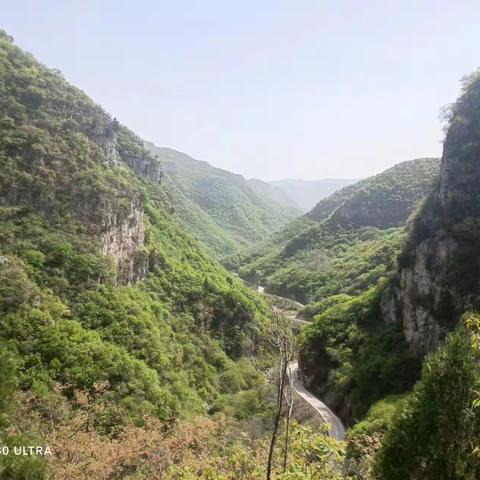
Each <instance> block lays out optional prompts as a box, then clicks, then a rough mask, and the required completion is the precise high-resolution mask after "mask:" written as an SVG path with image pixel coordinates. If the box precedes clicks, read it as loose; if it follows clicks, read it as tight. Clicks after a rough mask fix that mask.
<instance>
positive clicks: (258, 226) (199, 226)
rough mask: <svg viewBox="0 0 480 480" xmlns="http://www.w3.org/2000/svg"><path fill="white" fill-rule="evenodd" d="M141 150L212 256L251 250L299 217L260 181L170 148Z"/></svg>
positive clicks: (292, 207)
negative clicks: (155, 162)
mask: <svg viewBox="0 0 480 480" xmlns="http://www.w3.org/2000/svg"><path fill="white" fill-rule="evenodd" d="M145 145H146V146H147V148H148V149H149V150H150V151H151V152H152V153H153V154H154V155H155V156H156V157H157V158H158V159H159V160H160V161H161V162H162V165H163V167H164V170H165V173H166V175H167V176H168V177H169V179H170V180H171V183H172V184H173V186H174V187H175V190H176V192H174V195H176V198H177V199H178V192H181V194H182V197H183V199H182V200H181V203H182V206H183V208H179V209H178V211H177V213H178V215H179V216H180V217H181V218H182V219H183V220H184V222H185V224H186V225H187V226H188V227H189V228H190V229H191V231H192V233H193V234H194V235H195V236H197V237H198V238H199V239H201V240H202V241H203V242H204V243H205V245H206V246H207V247H208V248H209V249H210V250H211V251H212V252H213V253H215V254H220V255H227V254H232V253H234V252H235V251H238V250H239V249H241V248H243V247H246V246H248V245H251V244H252V243H254V242H257V241H259V240H261V239H262V238H264V237H265V236H267V235H269V234H271V233H272V232H273V231H275V230H277V229H279V228H281V227H282V226H284V225H285V224H286V223H287V222H288V221H289V220H291V219H292V218H294V217H295V216H297V215H298V214H299V213H300V212H299V210H298V209H297V208H296V207H295V205H294V203H293V202H291V201H290V200H289V199H288V197H286V196H285V195H284V194H282V192H281V191H276V190H275V189H274V188H270V187H269V186H268V185H266V184H263V183H262V182H260V181H247V180H246V179H245V178H244V177H243V176H241V175H237V174H234V173H231V172H228V171H226V170H222V169H220V168H215V167H213V166H212V165H210V164H209V163H207V162H204V161H200V160H196V159H194V158H192V157H190V156H188V155H186V154H184V153H181V152H178V151H176V150H173V149H171V148H164V147H156V146H155V145H153V144H151V143H148V142H147V143H146V144H145ZM185 199H187V200H188V201H189V203H190V204H193V205H195V208H191V207H189V206H187V204H186V202H185ZM194 212H195V213H194ZM200 212H203V214H202V213H200ZM197 213H200V215H201V217H199V216H198V215H197ZM205 215H207V216H208V217H209V220H207V219H206V216H205ZM192 220H193V221H192ZM212 222H213V223H212ZM213 224H215V226H214V225H213Z"/></svg>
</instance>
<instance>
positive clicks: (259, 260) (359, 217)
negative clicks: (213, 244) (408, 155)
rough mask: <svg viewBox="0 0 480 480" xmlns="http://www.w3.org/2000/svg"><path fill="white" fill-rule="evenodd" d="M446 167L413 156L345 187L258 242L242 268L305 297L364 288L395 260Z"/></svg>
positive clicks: (272, 286)
mask: <svg viewBox="0 0 480 480" xmlns="http://www.w3.org/2000/svg"><path fill="white" fill-rule="evenodd" d="M438 171H439V161H438V159H431V158H426V159H417V160H411V161H407V162H402V163H400V164H398V165H395V166H394V167H392V168H389V169H388V170H386V171H385V172H383V173H381V174H379V175H376V176H373V177H369V178H367V179H365V180H362V181H360V182H358V183H356V184H354V185H350V186H347V187H344V188H343V189H341V190H338V191H337V192H335V193H334V194H332V195H331V196H330V197H327V198H326V199H323V200H321V201H320V202H319V203H318V204H317V205H316V206H315V207H314V208H313V209H312V210H311V211H310V212H308V213H307V214H306V215H305V216H304V217H302V218H300V219H297V220H295V221H293V222H292V223H291V224H289V225H288V226H287V227H285V228H284V229H283V230H282V231H280V232H278V233H276V234H275V235H273V236H272V237H271V238H269V239H267V240H266V241H265V242H263V243H262V244H260V245H259V246H257V247H256V248H254V249H251V250H250V251H249V252H248V253H247V254H246V255H245V256H244V258H243V260H242V267H241V268H240V270H239V272H240V275H241V276H243V277H245V278H247V279H249V280H253V281H260V282H262V283H263V285H264V286H265V287H266V288H267V291H271V292H273V293H277V294H280V295H284V296H290V297H293V298H296V299H297V300H299V301H303V302H305V301H308V300H310V301H311V300H314V299H315V298H320V297H323V296H324V295H326V294H338V293H358V292H359V291H361V290H362V289H363V288H364V287H365V286H366V285H370V284H372V283H374V282H375V281H377V280H378V278H379V277H380V276H381V275H383V274H384V273H385V271H386V270H389V269H391V268H392V267H393V264H394V262H395V253H394V252H398V251H399V249H400V248H401V245H402V241H403V240H402V238H403V232H402V228H403V226H404V225H405V223H406V221H407V218H408V216H409V215H410V214H411V213H412V212H413V211H414V209H415V207H416V206H417V204H418V203H419V201H420V200H421V199H422V198H423V197H424V196H425V195H427V194H428V193H429V192H430V190H431V189H432V188H433V187H432V183H433V182H434V180H435V178H436V176H437V175H438ZM364 258H371V260H372V263H371V262H369V261H368V262H366V263H365V262H363V263H362V260H361V259H364ZM354 259H357V260H358V262H357V264H355V263H353V260H354ZM347 267H348V269H347ZM354 269H356V275H355V276H353V275H352V274H351V270H354ZM347 277H348V278H347Z"/></svg>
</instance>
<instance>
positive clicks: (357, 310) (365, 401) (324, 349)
mask: <svg viewBox="0 0 480 480" xmlns="http://www.w3.org/2000/svg"><path fill="white" fill-rule="evenodd" d="M384 284H385V281H384V282H382V283H381V284H380V285H378V286H377V287H373V288H371V289H369V290H367V291H366V292H365V293H362V294H361V295H358V296H354V297H349V296H346V295H344V296H337V297H336V298H335V297H334V299H335V301H334V302H333V305H332V306H330V307H329V308H326V309H325V310H324V311H323V312H322V313H320V314H317V315H316V316H315V317H314V322H313V324H312V325H311V326H309V327H307V328H305V329H304V330H303V331H302V344H303V348H302V368H304V369H306V370H307V371H308V372H309V374H310V375H312V379H311V384H312V388H314V389H315V390H316V391H317V392H319V393H320V395H321V396H322V397H324V398H326V399H327V400H328V401H329V402H330V404H331V405H332V406H334V407H335V408H336V409H337V410H338V411H340V412H341V413H342V416H343V418H345V419H346V420H348V421H350V422H352V421H355V420H358V419H360V418H362V417H363V415H365V413H366V412H367V410H368V408H369V407H370V405H371V404H372V403H374V402H375V401H377V400H379V399H381V398H384V397H385V396H386V395H390V394H395V393H402V392H404V391H406V390H407V389H409V388H411V387H412V386H413V384H414V382H415V380H416V379H417V378H418V371H419V368H420V363H421V358H418V357H416V356H415V355H414V354H413V353H412V352H411V351H410V350H409V349H408V346H407V344H406V342H405V340H404V337H403V331H402V328H401V326H399V325H386V324H384V323H383V322H381V320H380V321H379V318H380V305H379V303H380V298H381V294H382V291H383V288H384Z"/></svg>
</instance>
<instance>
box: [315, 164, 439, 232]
mask: <svg viewBox="0 0 480 480" xmlns="http://www.w3.org/2000/svg"><path fill="white" fill-rule="evenodd" d="M438 168H439V162H438V159H437V158H419V159H416V160H411V161H407V162H402V163H399V164H397V165H395V166H394V167H392V168H389V169H388V170H385V171H384V172H382V173H380V174H378V175H375V176H374V177H370V178H367V179H365V180H361V181H360V182H357V183H355V184H354V185H351V186H348V187H345V188H342V189H341V190H339V191H337V192H335V193H334V194H333V195H331V196H329V197H328V198H326V199H325V200H322V201H320V202H319V203H318V204H317V205H316V206H315V207H314V208H313V209H312V210H311V211H310V212H309V213H308V214H307V216H308V217H310V218H312V219H314V220H317V221H321V220H324V219H325V218H327V217H330V218H329V223H330V224H332V225H338V226H341V227H344V228H348V227H354V228H360V227H377V228H380V229H386V228H391V227H398V226H400V225H403V224H404V223H405V220H406V219H407V217H408V216H409V215H410V213H411V212H412V209H413V207H414V206H415V205H416V203H418V201H419V200H421V199H423V198H424V197H425V195H427V194H428V193H429V192H430V184H431V182H432V176H433V175H435V174H437V172H438Z"/></svg>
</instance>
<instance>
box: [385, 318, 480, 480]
mask: <svg viewBox="0 0 480 480" xmlns="http://www.w3.org/2000/svg"><path fill="white" fill-rule="evenodd" d="M479 338H480V318H479V317H478V316H477V315H467V316H466V317H465V318H464V319H463V321H462V323H461V324H460V325H459V326H458V327H457V329H456V331H455V332H453V333H451V334H450V335H449V337H448V339H447V341H446V343H445V345H444V346H442V347H441V348H440V349H439V350H438V351H437V352H435V353H434V354H431V355H430V356H429V357H427V359H426V361H425V364H424V367H423V372H422V378H421V380H420V382H419V383H418V384H417V385H416V386H415V389H414V390H413V393H412V394H411V395H410V396H409V398H408V400H407V401H406V402H404V403H402V404H401V407H400V408H399V409H398V410H397V413H396V414H395V416H394V419H393V424H392V426H391V427H390V428H389V429H388V431H387V433H386V435H385V437H384V440H383V444H382V447H381V449H380V451H379V453H378V455H377V460H376V472H377V474H378V476H379V478H382V479H385V480H397V479H404V478H411V479H433V478H435V479H438V480H444V479H445V480H446V479H452V478H458V479H460V478H461V479H464V480H474V479H476V478H479V475H480V458H479V454H478V450H479V439H480V411H479V408H478V407H479V405H480V401H479V390H480V371H479V369H478V365H479V362H480V345H479Z"/></svg>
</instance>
